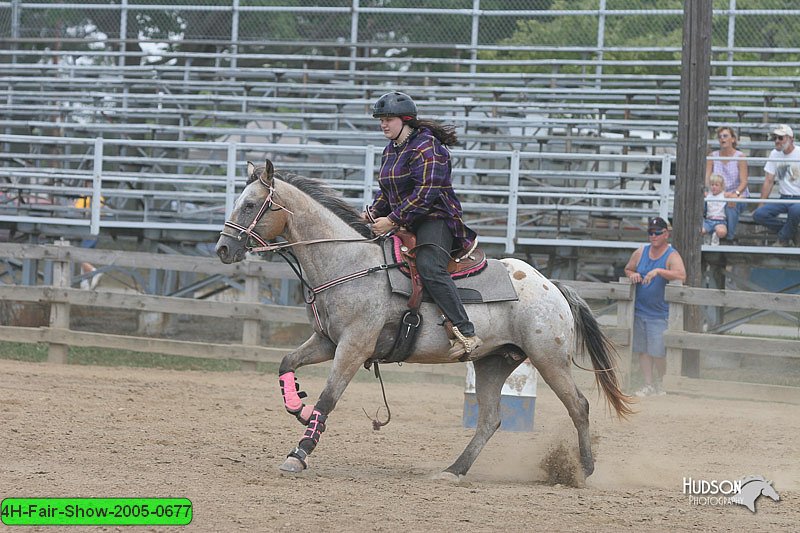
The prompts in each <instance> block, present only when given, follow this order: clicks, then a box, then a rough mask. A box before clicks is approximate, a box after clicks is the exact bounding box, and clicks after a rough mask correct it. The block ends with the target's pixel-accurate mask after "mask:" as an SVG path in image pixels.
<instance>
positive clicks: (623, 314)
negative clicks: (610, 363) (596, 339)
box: [617, 276, 636, 390]
mask: <svg viewBox="0 0 800 533" xmlns="http://www.w3.org/2000/svg"><path fill="white" fill-rule="evenodd" d="M619 282H620V283H622V284H624V285H627V286H628V299H625V300H617V326H618V327H619V328H624V329H626V330H627V331H628V343H627V344H626V345H625V347H624V349H623V350H622V351H621V352H620V354H619V357H620V360H619V384H620V387H622V390H626V389H629V388H630V386H631V373H632V369H633V308H634V305H633V304H634V302H635V298H636V285H634V284H633V283H631V280H629V279H628V277H627V276H621V277H620V278H619Z"/></svg>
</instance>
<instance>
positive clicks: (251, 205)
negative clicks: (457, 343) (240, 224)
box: [244, 202, 256, 211]
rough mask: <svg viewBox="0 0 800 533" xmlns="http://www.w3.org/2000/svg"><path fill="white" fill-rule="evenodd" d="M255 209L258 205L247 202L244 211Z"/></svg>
mask: <svg viewBox="0 0 800 533" xmlns="http://www.w3.org/2000/svg"><path fill="white" fill-rule="evenodd" d="M255 207H256V204H254V203H253V202H247V203H245V204H244V210H245V211H252V210H253V209H255Z"/></svg>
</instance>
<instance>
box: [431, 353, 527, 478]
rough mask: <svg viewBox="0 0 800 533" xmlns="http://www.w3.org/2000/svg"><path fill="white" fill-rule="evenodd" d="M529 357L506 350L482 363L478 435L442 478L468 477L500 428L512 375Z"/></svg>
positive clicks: (478, 382)
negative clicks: (504, 394) (506, 385)
mask: <svg viewBox="0 0 800 533" xmlns="http://www.w3.org/2000/svg"><path fill="white" fill-rule="evenodd" d="M524 358H525V356H524V355H523V354H522V353H521V352H519V351H517V350H516V349H505V350H503V351H498V352H495V353H494V354H490V355H487V356H486V357H483V358H481V359H478V360H477V361H475V362H474V363H473V364H474V365H475V394H476V397H477V400H478V424H477V426H476V428H475V435H473V437H472V440H470V441H469V444H467V447H466V448H464V451H463V452H461V455H459V456H458V459H456V461H455V462H454V463H453V464H452V465H450V466H449V467H447V468H446V469H445V470H444V472H442V474H441V475H440V477H442V478H444V479H447V478H450V479H454V480H457V479H458V478H460V477H461V476H464V475H466V473H467V471H469V469H470V467H472V464H473V463H474V462H475V460H476V459H477V458H478V455H479V454H480V453H481V450H483V447H484V446H485V445H486V443H487V442H488V441H489V439H490V438H492V435H494V433H495V431H497V428H498V427H500V392H501V390H502V388H503V383H505V381H506V379H507V378H508V376H509V375H511V372H513V371H514V369H515V368H517V367H518V366H519V365H520V363H521V362H522V361H523V360H524Z"/></svg>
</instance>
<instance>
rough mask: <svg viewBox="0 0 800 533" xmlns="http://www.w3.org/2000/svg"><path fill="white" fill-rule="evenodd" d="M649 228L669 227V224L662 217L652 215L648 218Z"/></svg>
mask: <svg viewBox="0 0 800 533" xmlns="http://www.w3.org/2000/svg"><path fill="white" fill-rule="evenodd" d="M647 229H648V230H651V229H669V224H668V223H667V221H666V220H664V219H663V218H661V217H652V218H649V219H647Z"/></svg>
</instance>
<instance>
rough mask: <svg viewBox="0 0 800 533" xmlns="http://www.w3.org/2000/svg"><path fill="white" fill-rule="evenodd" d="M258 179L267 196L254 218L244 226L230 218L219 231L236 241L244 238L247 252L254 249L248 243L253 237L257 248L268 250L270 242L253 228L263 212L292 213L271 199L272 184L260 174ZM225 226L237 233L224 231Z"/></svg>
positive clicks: (272, 193) (273, 190) (273, 188)
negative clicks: (274, 207)
mask: <svg viewBox="0 0 800 533" xmlns="http://www.w3.org/2000/svg"><path fill="white" fill-rule="evenodd" d="M258 181H259V182H260V183H261V184H262V185H263V186H264V187H266V188H267V191H268V192H267V197H266V198H264V203H263V204H261V207H260V208H259V210H258V213H256V216H255V218H253V221H252V222H251V223H250V225H249V226H248V227H244V226H240V225H239V224H237V223H236V222H231V221H230V220H226V221H225V226H224V227H223V228H222V231H220V232H219V233H220V235H225V236H226V237H231V238H232V239H236V240H237V241H241V240H242V239H246V240H245V244H244V247H245V249H246V250H247V251H248V252H252V251H253V250H255V249H256V247H255V246H251V245H250V239H253V240H254V241H255V242H256V243H258V244H259V245H260V246H259V249H266V250H269V249H270V247H271V245H270V243H269V242H267V240H266V239H265V238H263V237H262V236H261V235H259V234H258V232H257V231H256V229H255V228H256V226H257V225H258V223H259V222H260V221H261V218H262V217H263V216H264V214H265V213H266V212H267V211H280V210H284V211H286V212H287V213H289V214H290V215H293V214H294V213H292V212H291V211H289V210H288V209H286V208H285V207H283V206H282V205H280V204H278V203H276V202H275V200H273V199H272V196H273V195H274V194H275V187H273V186H272V185H270V184H268V183H267V182H265V181H264V180H263V179H262V178H261V176H259V177H258ZM273 205H274V206H276V207H277V209H273V207H272V206H273ZM227 228H231V229H233V230H235V231H237V232H238V233H237V234H235V235H232V234H230V233H227V232H226V231H225V230H226V229H227ZM266 250H263V251H266Z"/></svg>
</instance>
